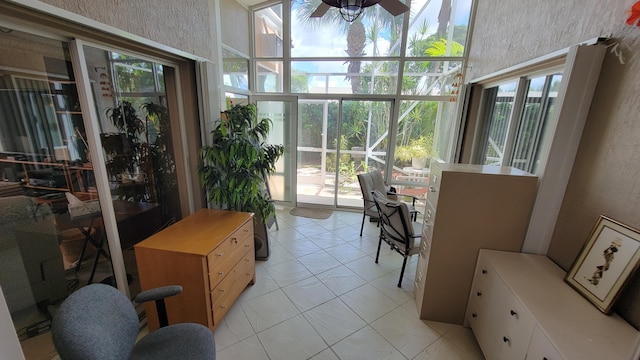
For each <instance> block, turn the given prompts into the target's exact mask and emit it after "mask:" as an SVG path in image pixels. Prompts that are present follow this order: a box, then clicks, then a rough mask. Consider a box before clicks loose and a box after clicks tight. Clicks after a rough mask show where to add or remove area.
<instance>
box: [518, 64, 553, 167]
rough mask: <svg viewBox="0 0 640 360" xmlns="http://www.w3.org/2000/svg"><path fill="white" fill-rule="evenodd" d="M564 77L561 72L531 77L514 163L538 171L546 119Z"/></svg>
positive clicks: (551, 111) (551, 109)
mask: <svg viewBox="0 0 640 360" xmlns="http://www.w3.org/2000/svg"><path fill="white" fill-rule="evenodd" d="M561 81H562V75H561V74H554V75H549V76H542V77H538V78H533V79H530V80H529V81H528V83H529V85H528V86H529V88H528V91H527V99H526V101H525V105H524V111H523V113H522V118H521V119H520V128H519V129H518V138H517V140H516V146H515V150H514V155H513V160H512V163H511V166H514V167H517V168H519V169H521V170H524V171H528V172H531V173H535V172H536V171H537V169H538V165H539V160H540V159H539V155H540V149H541V148H542V147H543V144H544V142H545V139H546V137H545V134H546V133H547V120H548V119H549V117H550V115H551V114H552V113H553V110H554V107H555V104H556V99H557V97H558V88H559V87H560V83H561Z"/></svg>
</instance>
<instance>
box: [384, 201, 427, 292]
mask: <svg viewBox="0 0 640 360" xmlns="http://www.w3.org/2000/svg"><path fill="white" fill-rule="evenodd" d="M373 200H374V203H375V204H376V207H377V209H378V216H379V217H380V218H379V220H378V223H379V224H380V239H379V240H378V252H377V253H376V264H377V263H378V258H379V257H380V247H381V245H382V241H384V242H386V243H387V244H389V246H391V249H392V250H395V251H396V252H397V253H399V254H400V255H402V257H404V261H403V262H402V270H401V271H400V280H398V287H402V277H403V276H404V269H405V267H406V266H407V259H408V258H409V257H410V256H411V255H413V254H417V253H418V252H419V251H420V236H421V228H420V226H421V224H418V223H414V222H413V221H411V220H412V219H411V212H410V211H409V208H408V206H407V204H405V203H402V202H399V201H393V200H389V199H388V198H387V197H386V196H385V195H384V194H383V193H381V192H379V191H374V192H373ZM416 239H417V240H418V241H416Z"/></svg>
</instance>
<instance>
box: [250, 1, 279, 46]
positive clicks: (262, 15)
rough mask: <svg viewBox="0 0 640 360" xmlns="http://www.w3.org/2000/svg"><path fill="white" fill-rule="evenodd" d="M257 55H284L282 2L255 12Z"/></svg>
mask: <svg viewBox="0 0 640 360" xmlns="http://www.w3.org/2000/svg"><path fill="white" fill-rule="evenodd" d="M253 21H254V25H255V30H256V32H255V37H254V49H255V54H256V57H258V58H262V57H268V58H281V57H282V51H283V49H282V47H283V43H282V4H275V5H273V6H270V7H267V8H265V9H262V10H258V11H256V12H254V20H253Z"/></svg>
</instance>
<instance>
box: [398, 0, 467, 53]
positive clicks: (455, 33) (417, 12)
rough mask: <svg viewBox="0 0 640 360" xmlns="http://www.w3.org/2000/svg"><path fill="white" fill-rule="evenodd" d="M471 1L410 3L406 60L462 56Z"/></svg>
mask: <svg viewBox="0 0 640 360" xmlns="http://www.w3.org/2000/svg"><path fill="white" fill-rule="evenodd" d="M470 14H471V1H470V0H465V1H451V0H416V1H411V15H410V22H409V24H410V25H409V32H408V39H407V49H406V54H407V57H424V56H427V57H429V56H447V57H448V56H460V57H462V56H463V53H464V46H465V44H466V41H467V28H468V25H469V18H470Z"/></svg>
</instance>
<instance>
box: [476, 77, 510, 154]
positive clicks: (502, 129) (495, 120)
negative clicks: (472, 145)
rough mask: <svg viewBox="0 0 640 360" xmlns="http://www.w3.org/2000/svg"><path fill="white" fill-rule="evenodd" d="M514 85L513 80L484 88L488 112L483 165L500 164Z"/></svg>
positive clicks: (507, 128)
mask: <svg viewBox="0 0 640 360" xmlns="http://www.w3.org/2000/svg"><path fill="white" fill-rule="evenodd" d="M516 87H517V83H516V82H515V81H514V82H510V83H507V84H502V85H500V86H498V87H494V88H490V89H487V90H486V91H487V104H488V105H489V106H490V112H489V114H488V116H489V121H488V124H489V136H488V139H487V145H486V149H485V155H484V162H483V164H485V165H501V164H502V159H503V157H504V146H505V143H506V140H507V133H508V130H509V121H510V119H511V112H512V111H513V103H514V98H515V94H516Z"/></svg>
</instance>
